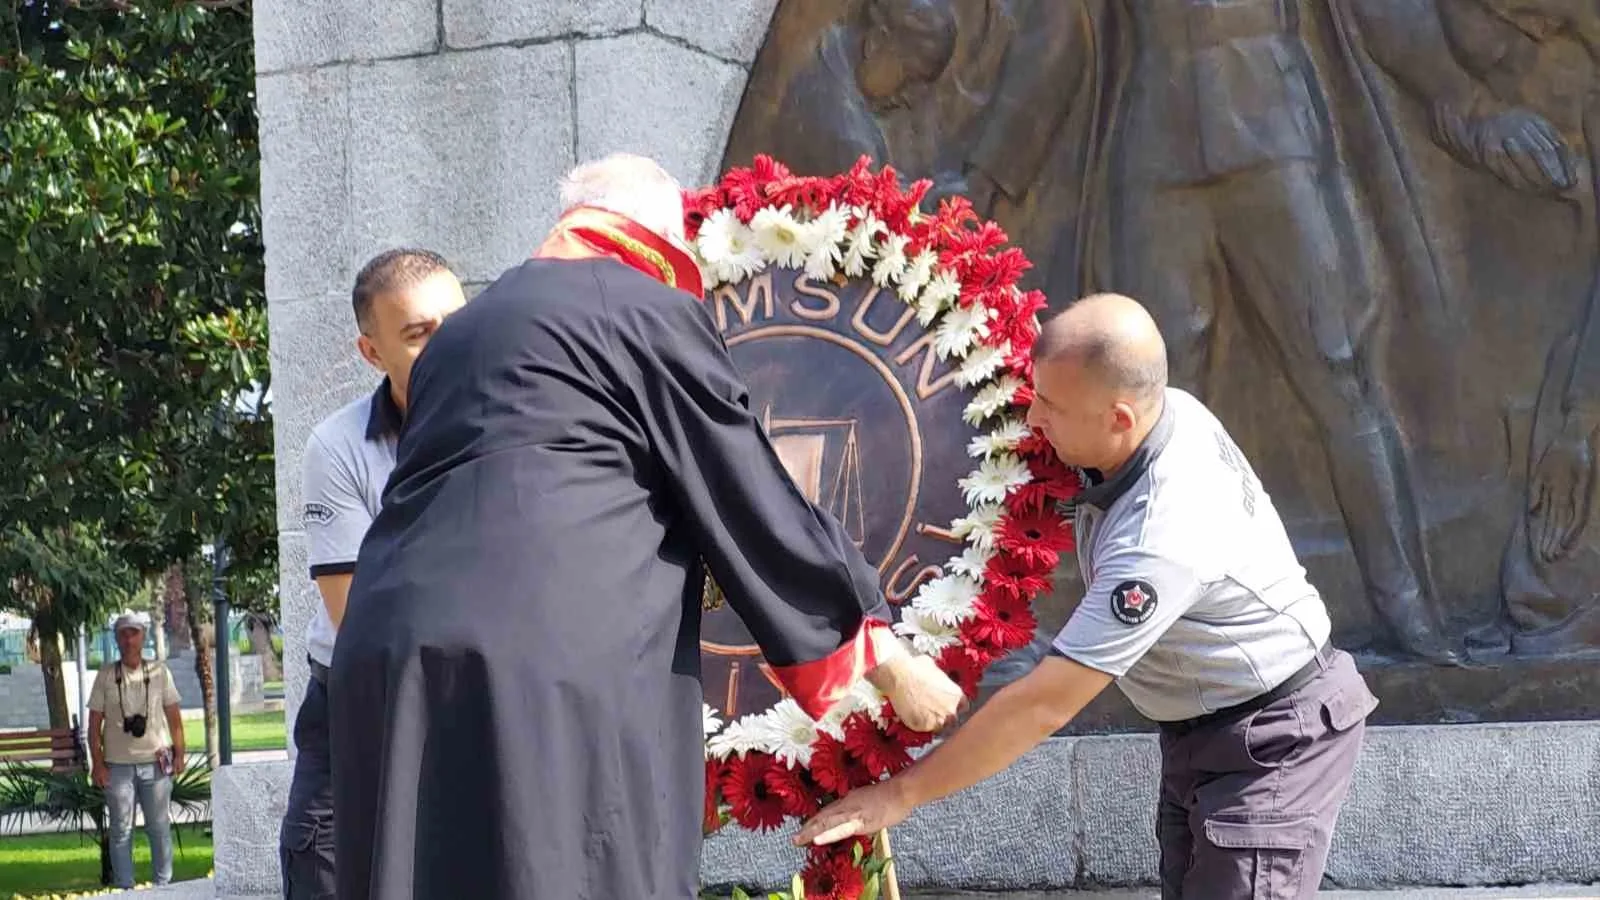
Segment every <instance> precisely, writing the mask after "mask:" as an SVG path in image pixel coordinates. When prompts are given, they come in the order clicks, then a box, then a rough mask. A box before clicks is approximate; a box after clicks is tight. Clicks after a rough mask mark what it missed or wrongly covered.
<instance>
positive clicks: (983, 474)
mask: <svg viewBox="0 0 1600 900" xmlns="http://www.w3.org/2000/svg"><path fill="white" fill-rule="evenodd" d="M1032 478H1033V471H1032V470H1031V469H1029V468H1028V464H1027V463H1025V462H1023V461H1022V460H1020V459H1018V458H1017V457H1016V456H1014V455H1013V454H1010V453H1002V454H1000V455H999V456H996V457H994V458H992V459H986V460H984V461H983V462H982V464H980V465H979V466H978V469H977V471H975V472H972V473H971V474H969V475H967V477H965V478H963V479H961V481H960V482H958V483H959V484H960V485H961V491H962V493H963V494H965V495H966V498H967V505H969V506H976V505H978V504H980V503H1000V502H1002V501H1004V500H1005V499H1006V495H1007V494H1009V493H1010V492H1011V489H1012V488H1018V487H1022V486H1023V485H1025V484H1027V483H1028V481H1029V480H1031V479H1032Z"/></svg>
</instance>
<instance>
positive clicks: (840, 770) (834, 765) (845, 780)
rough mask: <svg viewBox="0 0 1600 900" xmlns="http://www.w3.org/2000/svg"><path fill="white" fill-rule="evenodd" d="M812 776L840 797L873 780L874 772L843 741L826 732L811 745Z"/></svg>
mask: <svg viewBox="0 0 1600 900" xmlns="http://www.w3.org/2000/svg"><path fill="white" fill-rule="evenodd" d="M811 778H812V780H814V781H816V783H817V785H818V786H819V787H821V788H822V789H823V790H825V791H828V792H830V793H832V794H836V795H838V796H840V797H843V796H844V795H845V794H848V793H850V789H851V788H853V787H856V786H858V785H863V784H869V783H871V782H872V780H873V778H872V773H871V772H869V771H867V767H866V766H864V765H862V764H861V761H860V760H859V759H856V758H855V757H854V756H852V755H851V753H850V751H849V750H848V749H847V748H846V747H845V745H844V744H843V743H842V742H840V741H837V740H835V739H834V738H832V737H830V736H829V735H826V734H824V735H821V736H820V737H818V738H817V742H816V743H814V744H812V745H811Z"/></svg>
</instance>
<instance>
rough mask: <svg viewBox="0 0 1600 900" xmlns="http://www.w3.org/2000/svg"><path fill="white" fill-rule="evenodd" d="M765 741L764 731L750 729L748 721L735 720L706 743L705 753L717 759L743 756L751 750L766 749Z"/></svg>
mask: <svg viewBox="0 0 1600 900" xmlns="http://www.w3.org/2000/svg"><path fill="white" fill-rule="evenodd" d="M758 721H759V720H758ZM767 740H768V738H767V735H766V734H765V730H764V729H761V728H759V727H756V728H752V727H751V720H750V719H735V720H734V721H732V722H729V723H728V724H727V726H725V727H724V728H723V729H722V730H721V731H719V732H717V734H716V736H715V737H713V738H711V740H709V741H707V742H706V751H707V752H709V753H710V754H711V755H712V756H714V757H716V758H717V759H727V758H728V757H729V756H731V755H735V754H737V755H739V756H744V755H745V754H746V753H749V752H750V751H751V750H764V749H766V747H765V745H766V743H767Z"/></svg>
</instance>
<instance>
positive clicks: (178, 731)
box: [166, 706, 183, 756]
mask: <svg viewBox="0 0 1600 900" xmlns="http://www.w3.org/2000/svg"><path fill="white" fill-rule="evenodd" d="M166 713H167V733H168V735H169V736H170V737H171V738H172V752H173V755H175V756H182V755H183V711H182V709H181V708H179V707H176V706H169V707H167V710H166Z"/></svg>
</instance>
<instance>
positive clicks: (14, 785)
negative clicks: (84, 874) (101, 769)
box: [0, 753, 211, 885]
mask: <svg viewBox="0 0 1600 900" xmlns="http://www.w3.org/2000/svg"><path fill="white" fill-rule="evenodd" d="M172 806H173V808H174V809H176V810H177V811H180V812H184V813H191V814H201V813H205V812H207V811H208V810H209V808H210V806H211V769H210V767H209V766H208V765H207V764H206V757H205V754H203V753H199V754H196V753H191V754H188V765H187V766H186V767H185V768H184V770H183V771H182V772H180V773H178V774H177V775H175V776H173V779H172ZM29 818H33V819H37V820H38V821H39V822H41V823H43V824H47V825H52V826H55V827H65V828H67V829H70V830H74V831H76V830H79V829H81V828H82V826H83V820H84V819H85V818H87V819H89V821H90V822H92V823H94V836H95V840H96V842H97V843H98V844H99V845H100V883H101V884H106V885H109V884H110V883H111V830H110V826H109V823H108V822H107V820H106V795H105V791H104V790H102V789H101V788H99V787H96V786H95V784H94V782H92V781H91V780H90V779H89V773H88V772H86V771H83V770H81V769H60V770H58V769H51V768H49V767H46V766H40V765H34V764H32V763H25V762H6V763H4V764H0V830H3V829H4V828H5V826H6V825H7V824H8V823H9V824H10V825H11V826H12V827H14V828H15V829H17V830H18V831H20V830H21V828H22V824H23V822H24V821H26V820H27V819H29ZM173 838H174V839H175V840H177V841H178V842H179V843H178V846H179V849H180V850H181V849H182V846H183V845H182V840H183V838H182V833H181V832H178V831H174V832H173Z"/></svg>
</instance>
